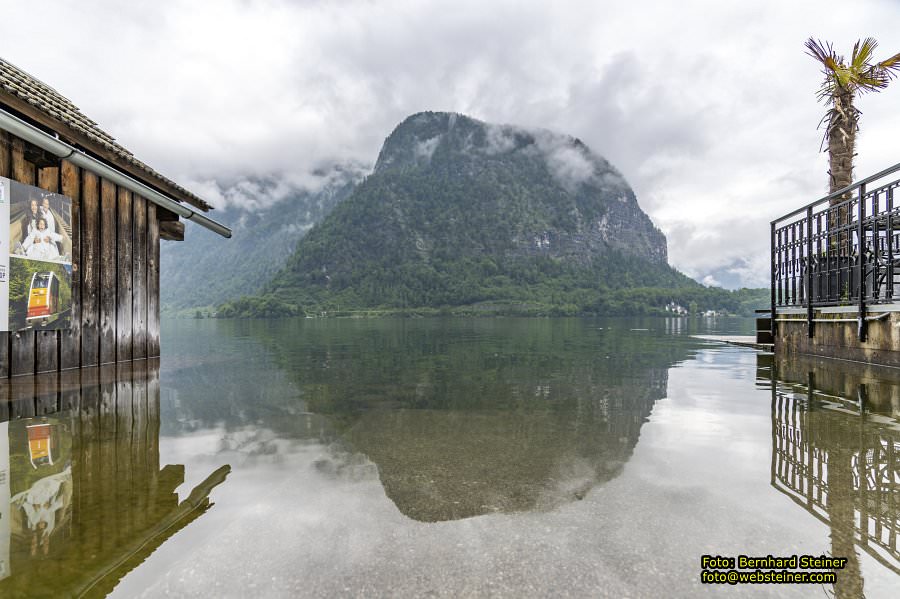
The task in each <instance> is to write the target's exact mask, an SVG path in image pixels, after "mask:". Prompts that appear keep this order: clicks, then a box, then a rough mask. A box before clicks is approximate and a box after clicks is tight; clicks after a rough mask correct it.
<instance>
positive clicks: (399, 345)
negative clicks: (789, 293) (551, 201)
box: [0, 318, 900, 598]
mask: <svg viewBox="0 0 900 599" xmlns="http://www.w3.org/2000/svg"><path fill="white" fill-rule="evenodd" d="M752 330H753V322H752V321H751V320H746V319H743V320H742V319H722V318H719V319H710V320H688V319H663V318H655V319H654V318H648V319H576V318H573V319H516V318H483V319H464V318H448V319H439V318H434V319H370V320H364V319H358V320H357V319H330V320H322V319H295V320H272V321H226V320H221V321H219V320H172V321H164V322H163V329H162V340H163V349H162V353H163V355H162V358H161V359H160V360H158V361H148V362H135V363H133V364H127V365H117V366H107V367H102V368H99V369H91V370H85V371H83V372H75V373H71V372H70V373H63V375H61V376H60V377H57V376H56V375H51V377H50V378H49V379H41V378H36V379H28V380H27V381H17V380H16V379H14V380H13V381H12V382H11V383H10V385H9V388H8V389H7V390H6V393H7V395H8V396H9V397H10V398H11V401H10V402H9V403H8V404H7V405H5V406H4V407H3V408H2V409H0V420H3V421H4V422H2V423H0V506H3V505H7V504H8V505H10V509H9V510H6V511H4V512H2V513H0V597H4V598H5V597H20V596H21V597H41V596H86V597H103V596H107V595H110V596H112V597H158V596H163V595H165V596H176V597H181V596H186V597H246V596H260V597H293V596H322V597H326V596H327V597H330V596H365V597H370V596H376V597H378V596H415V597H419V596H516V597H518V596H558V595H572V596H609V597H657V596H668V597H694V596H698V595H707V594H709V595H713V594H715V595H717V596H719V595H722V594H726V595H727V596H744V595H752V596H778V597H782V596H798V597H805V596H837V597H858V596H861V595H862V594H863V593H865V596H866V597H870V598H872V597H895V596H897V589H898V588H900V544H898V538H897V537H898V532H900V422H898V418H900V373H897V372H895V371H893V370H889V369H877V368H872V367H862V366H861V365H858V364H849V363H841V362H827V361H821V360H819V361H816V360H812V359H799V358H798V359H792V360H784V361H775V360H773V358H772V356H771V355H770V354H769V355H766V354H762V353H760V352H757V351H755V350H751V349H745V348H740V347H734V346H730V345H725V344H722V343H718V342H713V341H707V340H701V339H696V338H693V337H691V335H692V334H749V333H750V332H751V331H752ZM4 467H5V468H4ZM4 472H5V480H4ZM5 495H6V496H5ZM0 509H2V507H0ZM703 555H710V556H721V557H724V558H736V557H737V556H740V555H746V556H761V557H765V556H773V557H788V556H794V555H798V556H804V555H807V556H814V557H816V558H818V557H820V556H831V557H840V558H846V563H845V564H844V565H843V567H842V568H840V569H837V570H835V573H836V582H835V583H834V584H830V583H826V584H823V583H815V584H788V585H782V584H764V585H758V584H746V585H744V584H741V585H736V586H732V585H728V584H725V585H722V584H703V583H701V556H703ZM718 569H719V570H721V571H723V572H724V571H726V570H729V569H731V568H727V567H723V568H718ZM755 569H760V570H765V571H769V570H774V571H781V570H784V569H785V568H782V567H763V568H752V569H744V570H742V572H750V571H753V570H755ZM788 569H789V570H792V571H799V570H798V569H797V568H788ZM707 571H708V572H709V571H712V568H707ZM809 571H810V570H807V572H809ZM813 571H815V572H820V571H824V570H823V569H821V568H819V569H814V570H813ZM723 586H725V587H727V588H722V587H723Z"/></svg>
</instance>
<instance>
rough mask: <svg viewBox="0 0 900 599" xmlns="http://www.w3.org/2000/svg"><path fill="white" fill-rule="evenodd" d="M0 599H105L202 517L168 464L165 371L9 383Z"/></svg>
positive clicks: (124, 367)
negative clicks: (163, 435) (182, 494)
mask: <svg viewBox="0 0 900 599" xmlns="http://www.w3.org/2000/svg"><path fill="white" fill-rule="evenodd" d="M0 385H2V387H0V597H10V598H11V597H49V596H66V597H68V596H78V597H81V596H87V597H104V596H106V595H107V594H108V593H109V592H110V591H111V590H112V589H113V587H115V585H116V584H117V583H118V582H119V580H120V579H121V578H122V577H123V576H124V575H125V574H127V573H128V572H129V571H130V570H132V569H133V568H135V567H136V566H137V565H138V564H140V563H141V562H142V561H143V560H144V559H145V558H146V557H147V556H148V555H150V554H151V553H152V552H153V551H154V550H155V549H156V548H157V547H158V546H159V545H161V544H162V543H163V542H165V541H166V539H168V538H169V537H171V536H172V535H173V534H175V533H176V532H178V530H180V529H181V528H183V527H184V526H186V525H188V524H189V523H191V522H192V521H193V520H195V519H196V518H198V517H200V516H202V515H203V514H204V512H206V510H207V509H208V508H209V507H210V505H211V504H210V503H209V500H208V496H209V493H210V491H211V490H212V489H213V488H214V487H215V486H216V485H218V484H220V483H221V482H222V481H224V480H225V477H226V476H227V474H228V470H229V469H228V467H227V466H226V467H222V468H219V469H218V470H216V471H215V472H213V473H211V474H209V476H208V477H207V478H206V479H205V480H204V481H203V482H201V483H200V484H198V485H197V486H196V487H195V488H194V489H193V491H192V492H191V493H190V496H188V497H187V498H186V499H184V500H183V501H179V498H178V495H177V494H176V493H175V492H174V491H175V488H176V487H177V486H179V485H180V484H181V483H182V482H183V481H184V467H183V466H178V465H167V466H164V467H162V468H160V463H159V363H158V361H152V360H151V361H149V362H147V361H138V362H134V363H133V364H131V363H127V364H119V365H116V366H105V367H101V368H93V369H84V370H81V371H68V372H64V373H62V374H61V375H57V374H55V373H54V374H49V375H45V376H38V377H22V378H20V379H12V381H8V380H2V381H0Z"/></svg>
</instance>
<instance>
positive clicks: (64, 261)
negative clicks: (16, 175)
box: [0, 177, 72, 331]
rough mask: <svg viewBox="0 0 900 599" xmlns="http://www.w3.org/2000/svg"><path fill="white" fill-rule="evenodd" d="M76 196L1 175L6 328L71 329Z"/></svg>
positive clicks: (2, 323)
mask: <svg viewBox="0 0 900 599" xmlns="http://www.w3.org/2000/svg"><path fill="white" fill-rule="evenodd" d="M71 315H72V200H71V198H68V197H66V196H63V195H60V194H58V193H51V192H49V191H45V190H43V189H41V188H39V187H34V186H32V185H23V184H22V183H19V182H17V181H12V180H10V179H6V178H3V177H0V331H24V330H47V329H66V328H69V326H70V323H71Z"/></svg>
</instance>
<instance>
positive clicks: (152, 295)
mask: <svg viewBox="0 0 900 599" xmlns="http://www.w3.org/2000/svg"><path fill="white" fill-rule="evenodd" d="M26 150H30V151H26ZM40 154H41V153H40V151H39V150H37V149H29V148H27V143H26V142H25V141H23V140H21V139H18V138H17V137H15V136H13V135H10V134H8V133H7V132H5V131H0V176H3V177H8V178H10V179H13V180H15V181H19V182H21V183H24V184H27V185H38V186H40V187H42V188H43V189H46V190H48V191H59V192H60V193H62V194H64V195H66V196H69V197H71V198H72V244H73V248H72V262H73V268H72V270H73V275H72V278H73V280H72V326H71V328H70V329H66V330H62V331H38V332H35V331H25V332H22V333H5V332H0V379H3V378H7V377H10V376H19V375H29V374H37V373H44V372H55V371H59V370H67V369H71V368H79V367H86V366H96V365H100V364H108V363H114V362H117V361H127V360H132V359H143V358H147V357H156V356H159V233H160V227H159V220H158V218H157V208H156V205H155V204H153V203H151V202H149V201H147V200H146V199H144V198H142V197H140V196H137V195H134V194H132V193H131V192H130V191H128V190H126V189H124V188H121V187H118V186H116V185H115V184H114V183H113V182H111V181H107V180H104V179H102V178H101V177H99V176H97V175H96V174H95V173H92V172H90V171H87V170H84V169H80V168H79V167H77V166H75V165H73V164H72V163H70V162H68V161H65V160H63V161H61V163H60V164H58V165H53V166H42V167H38V166H37V165H36V164H34V163H33V162H30V161H29V160H28V158H29V157H33V156H39V155H40Z"/></svg>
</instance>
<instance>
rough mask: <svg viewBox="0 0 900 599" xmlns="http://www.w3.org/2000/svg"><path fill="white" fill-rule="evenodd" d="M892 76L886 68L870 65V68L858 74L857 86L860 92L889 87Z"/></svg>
mask: <svg viewBox="0 0 900 599" xmlns="http://www.w3.org/2000/svg"><path fill="white" fill-rule="evenodd" d="M889 81H890V78H889V77H888V75H887V72H886V71H885V70H884V69H879V68H878V67H877V66H870V67H869V68H868V69H866V70H865V71H863V72H862V73H860V74H859V75H857V77H856V88H857V89H858V90H859V91H860V92H872V91H878V90H881V89H884V88H885V87H887V85H888V82H889Z"/></svg>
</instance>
